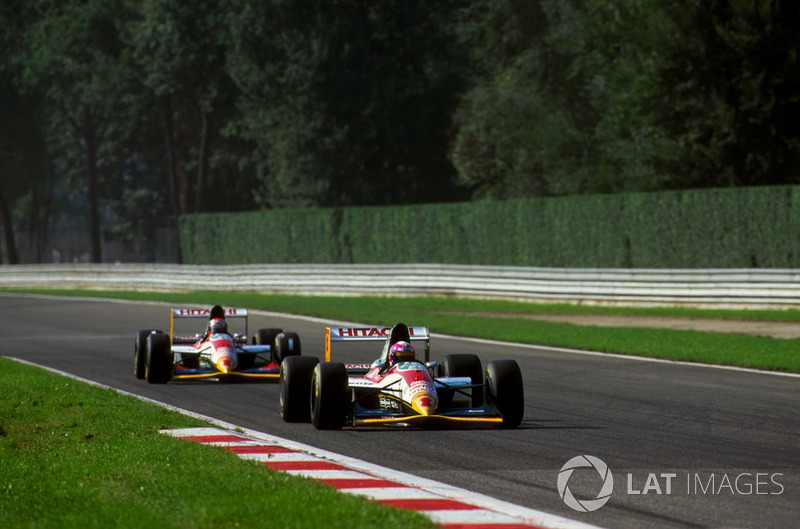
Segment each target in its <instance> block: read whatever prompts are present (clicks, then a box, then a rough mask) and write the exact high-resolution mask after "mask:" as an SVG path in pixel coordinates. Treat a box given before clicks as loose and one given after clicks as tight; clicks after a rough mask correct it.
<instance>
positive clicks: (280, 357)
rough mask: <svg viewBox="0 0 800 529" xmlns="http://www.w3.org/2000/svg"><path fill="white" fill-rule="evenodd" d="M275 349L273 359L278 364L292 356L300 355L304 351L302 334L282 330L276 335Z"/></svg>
mask: <svg viewBox="0 0 800 529" xmlns="http://www.w3.org/2000/svg"><path fill="white" fill-rule="evenodd" d="M272 347H273V348H274V351H273V353H272V359H273V361H274V362H275V363H276V364H280V363H281V362H283V361H284V360H285V359H286V358H288V357H290V356H299V355H300V354H301V352H302V350H301V347H300V336H298V334H297V333H296V332H282V333H280V334H278V335H277V336H276V337H275V340H274V343H273V345H272Z"/></svg>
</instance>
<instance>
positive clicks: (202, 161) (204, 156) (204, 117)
mask: <svg viewBox="0 0 800 529" xmlns="http://www.w3.org/2000/svg"><path fill="white" fill-rule="evenodd" d="M206 160H208V112H206V111H205V110H201V112H200V148H199V152H198V153H197V183H196V184H195V188H194V212H195V213H199V212H200V202H201V201H202V197H203V184H204V182H205V178H206Z"/></svg>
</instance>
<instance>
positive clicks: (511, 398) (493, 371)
mask: <svg viewBox="0 0 800 529" xmlns="http://www.w3.org/2000/svg"><path fill="white" fill-rule="evenodd" d="M486 386H487V393H488V396H489V400H490V401H491V402H492V403H493V404H494V405H495V406H496V407H497V411H499V412H500V415H502V416H503V428H516V427H517V426H519V425H520V423H521V422H522V416H523V415H524V414H525V390H524V389H523V386H522V372H521V371H520V369H519V365H518V364H517V363H516V362H515V361H514V360H493V361H491V362H489V365H487V366H486Z"/></svg>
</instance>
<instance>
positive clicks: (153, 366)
mask: <svg viewBox="0 0 800 529" xmlns="http://www.w3.org/2000/svg"><path fill="white" fill-rule="evenodd" d="M145 364H146V365H145V378H146V379H147V381H148V382H150V383H151V384H166V383H167V382H169V380H170V379H171V378H172V368H173V364H172V342H171V340H170V338H169V336H167V335H166V334H163V333H159V334H151V335H150V336H148V337H147V361H146V363H145Z"/></svg>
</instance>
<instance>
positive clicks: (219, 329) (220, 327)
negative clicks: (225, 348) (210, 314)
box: [208, 318, 228, 334]
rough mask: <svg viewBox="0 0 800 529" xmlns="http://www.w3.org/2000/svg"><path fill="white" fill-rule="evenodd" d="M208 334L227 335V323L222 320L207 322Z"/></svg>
mask: <svg viewBox="0 0 800 529" xmlns="http://www.w3.org/2000/svg"><path fill="white" fill-rule="evenodd" d="M208 332H209V333H211V334H220V333H227V332H228V322H226V321H225V320H223V319H222V318H213V319H212V320H211V321H209V322H208Z"/></svg>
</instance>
